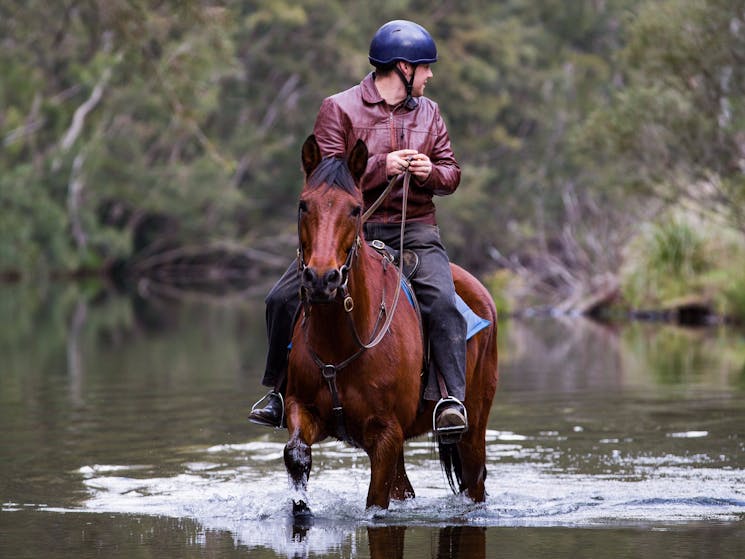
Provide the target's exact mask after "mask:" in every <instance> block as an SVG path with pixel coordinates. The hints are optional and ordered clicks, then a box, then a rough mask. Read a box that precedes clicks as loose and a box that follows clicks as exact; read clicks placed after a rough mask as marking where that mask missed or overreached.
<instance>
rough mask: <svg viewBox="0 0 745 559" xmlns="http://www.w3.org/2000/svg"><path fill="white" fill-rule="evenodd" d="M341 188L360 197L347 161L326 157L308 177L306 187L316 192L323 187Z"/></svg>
mask: <svg viewBox="0 0 745 559" xmlns="http://www.w3.org/2000/svg"><path fill="white" fill-rule="evenodd" d="M324 184H326V185H328V186H329V187H332V186H333V187H337V188H341V189H342V190H344V191H345V192H347V193H349V194H354V195H358V194H359V190H358V188H357V185H356V184H355V182H354V178H353V177H352V173H351V172H350V170H349V167H348V166H347V161H346V159H343V158H341V157H324V158H323V159H321V162H320V163H319V164H318V167H316V168H315V169H314V170H313V172H312V173H311V174H310V176H309V177H308V180H307V182H306V187H307V188H308V189H309V190H314V189H316V188H318V187H320V186H321V185H324Z"/></svg>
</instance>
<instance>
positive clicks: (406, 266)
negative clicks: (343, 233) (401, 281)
mask: <svg viewBox="0 0 745 559" xmlns="http://www.w3.org/2000/svg"><path fill="white" fill-rule="evenodd" d="M368 244H369V245H370V246H371V247H372V248H374V249H375V250H377V251H378V252H379V253H380V254H382V255H383V256H384V257H385V258H387V259H388V260H389V261H390V262H391V263H392V264H394V265H395V266H400V268H401V273H402V274H403V276H404V278H405V279H406V280H407V281H409V280H411V278H413V277H414V274H416V271H417V270H418V269H419V255H418V254H417V253H416V252H414V251H413V250H411V249H408V248H405V249H404V254H403V258H401V251H400V250H396V249H395V248H393V247H391V246H388V245H387V244H385V243H384V242H383V241H380V240H378V239H375V240H373V241H370V242H369V243H368ZM417 310H418V309H417Z"/></svg>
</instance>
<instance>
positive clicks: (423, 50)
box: [369, 19, 437, 66]
mask: <svg viewBox="0 0 745 559" xmlns="http://www.w3.org/2000/svg"><path fill="white" fill-rule="evenodd" d="M369 59H370V64H372V65H373V66H385V65H387V64H390V63H391V62H395V61H396V60H403V61H405V62H408V63H409V64H414V65H416V64H432V63H433V62H437V47H436V46H435V41H434V39H432V36H431V35H430V34H429V33H428V32H427V30H426V29H425V28H424V27H422V26H421V25H419V24H418V23H414V22H413V21H407V20H405V19H396V20H393V21H389V22H388V23H386V24H385V25H383V26H382V27H381V28H380V29H378V30H377V32H376V33H375V36H374V37H373V38H372V42H371V43H370V56H369Z"/></svg>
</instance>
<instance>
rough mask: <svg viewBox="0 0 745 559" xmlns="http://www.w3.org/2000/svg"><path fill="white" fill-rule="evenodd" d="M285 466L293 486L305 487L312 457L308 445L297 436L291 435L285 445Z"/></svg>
mask: <svg viewBox="0 0 745 559" xmlns="http://www.w3.org/2000/svg"><path fill="white" fill-rule="evenodd" d="M284 457H285V468H287V473H289V474H290V478H292V481H293V484H294V485H295V487H301V488H305V485H306V483H307V482H308V477H309V476H310V468H311V466H312V464H313V459H312V455H311V451H310V445H309V444H307V443H305V442H304V441H302V440H301V439H299V438H297V437H293V438H292V439H290V441H289V442H288V443H287V444H286V445H285V452H284Z"/></svg>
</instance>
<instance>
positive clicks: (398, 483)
mask: <svg viewBox="0 0 745 559" xmlns="http://www.w3.org/2000/svg"><path fill="white" fill-rule="evenodd" d="M413 498H414V488H413V487H412V486H411V482H410V481H409V476H407V475H406V467H405V466H404V450H403V447H401V452H399V453H398V461H397V464H396V478H395V479H394V481H393V488H392V489H391V499H393V500H394V501H403V500H404V499H413Z"/></svg>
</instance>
